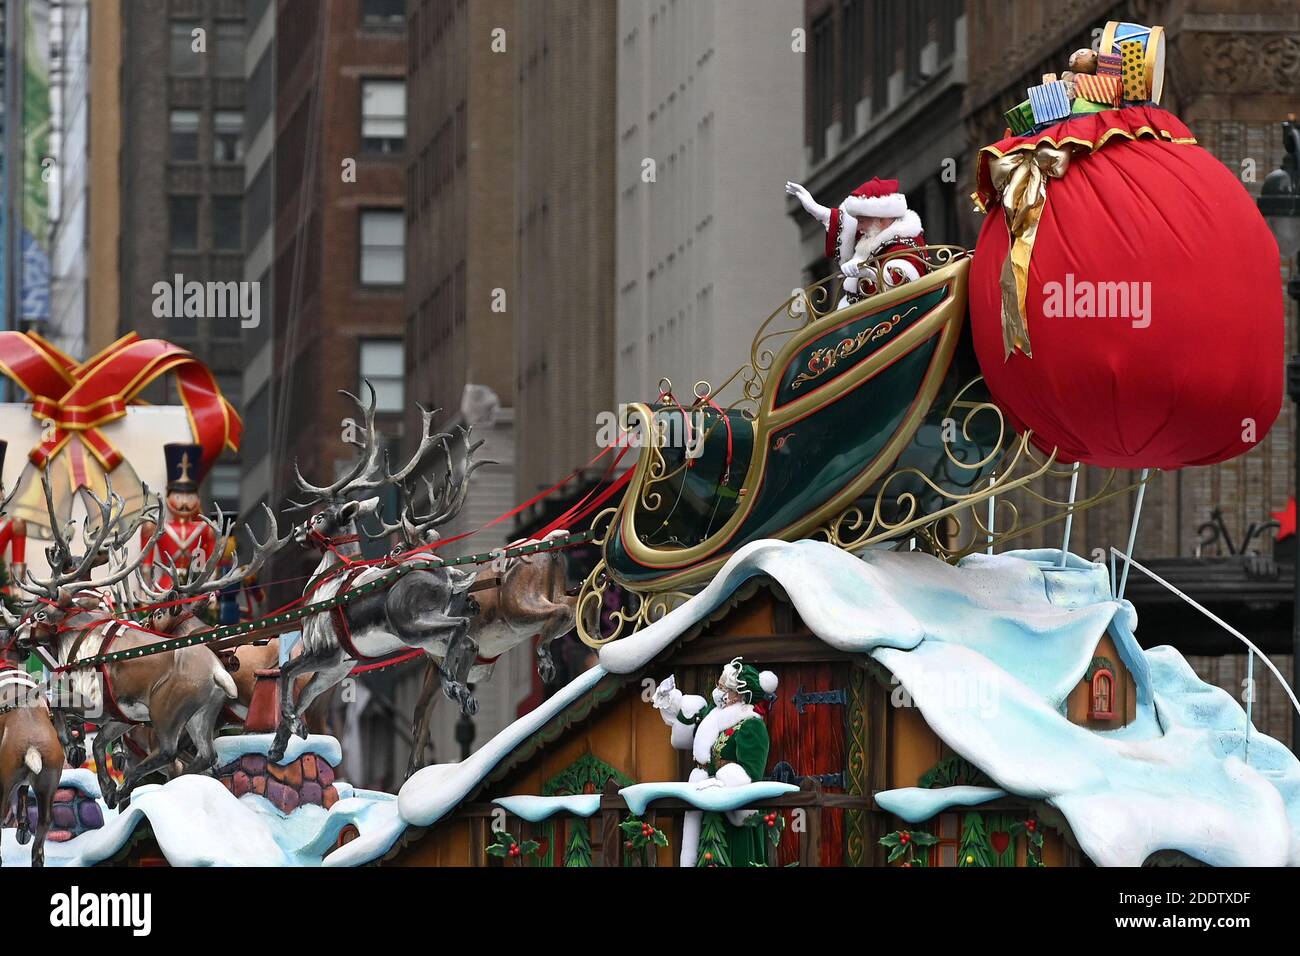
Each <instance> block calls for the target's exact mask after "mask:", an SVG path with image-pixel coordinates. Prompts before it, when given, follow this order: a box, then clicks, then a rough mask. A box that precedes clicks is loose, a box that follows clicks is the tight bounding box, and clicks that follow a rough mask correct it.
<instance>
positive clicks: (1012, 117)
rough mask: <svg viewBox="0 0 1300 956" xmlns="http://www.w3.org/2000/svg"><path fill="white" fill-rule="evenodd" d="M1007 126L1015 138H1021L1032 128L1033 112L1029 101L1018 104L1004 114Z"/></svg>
mask: <svg viewBox="0 0 1300 956" xmlns="http://www.w3.org/2000/svg"><path fill="white" fill-rule="evenodd" d="M1005 115H1006V118H1007V126H1008V127H1010V129H1011V132H1012V133H1014V134H1015V135H1017V136H1023V135H1024V134H1025V133H1028V132H1029V131H1030V130H1031V129H1033V128H1034V111H1033V108H1032V107H1031V106H1030V105H1029V100H1025V101H1024V102H1023V103H1018V104H1016V105H1015V106H1013V107H1012V108H1011V109H1009V110H1007V112H1006V114H1005Z"/></svg>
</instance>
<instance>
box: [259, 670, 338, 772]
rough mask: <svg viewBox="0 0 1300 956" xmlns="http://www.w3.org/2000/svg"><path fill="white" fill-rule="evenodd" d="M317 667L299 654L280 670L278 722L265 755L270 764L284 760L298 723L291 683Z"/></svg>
mask: <svg viewBox="0 0 1300 956" xmlns="http://www.w3.org/2000/svg"><path fill="white" fill-rule="evenodd" d="M338 653H339V654H342V653H343V650H342V648H339V649H338ZM319 666H320V665H319V663H318V661H317V659H315V658H313V657H311V656H309V655H307V654H300V655H298V656H297V657H294V658H291V659H290V660H289V661H287V662H286V663H285V664H284V666H283V667H281V668H280V681H279V683H280V722H279V724H277V725H276V728H275V739H274V740H273V741H272V742H271V747H270V749H269V750H268V751H267V754H266V758H267V759H268V760H270V761H271V763H279V762H280V761H281V760H283V759H284V752H285V750H286V749H288V746H289V735H290V734H292V733H293V732H294V729H295V725H296V724H297V722H298V709H297V707H296V706H295V704H294V699H293V682H294V680H295V679H296V678H297V676H298V675H299V674H300V673H302V672H303V671H314V670H317V669H318V668H319Z"/></svg>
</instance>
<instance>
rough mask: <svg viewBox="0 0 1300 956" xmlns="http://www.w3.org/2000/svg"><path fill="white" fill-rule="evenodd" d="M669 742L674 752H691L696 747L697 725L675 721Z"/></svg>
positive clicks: (671, 728)
mask: <svg viewBox="0 0 1300 956" xmlns="http://www.w3.org/2000/svg"><path fill="white" fill-rule="evenodd" d="M668 742H669V743H671V744H672V745H673V749H674V750H690V749H691V748H692V747H693V746H694V745H695V725H694V724H684V723H682V722H681V721H680V720H674V721H673V722H672V725H671V727H670V732H669V735H668Z"/></svg>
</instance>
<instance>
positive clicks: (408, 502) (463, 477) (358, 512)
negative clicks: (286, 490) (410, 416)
mask: <svg viewBox="0 0 1300 956" xmlns="http://www.w3.org/2000/svg"><path fill="white" fill-rule="evenodd" d="M365 386H366V389H367V391H368V393H369V396H370V401H369V403H368V404H367V403H363V402H362V401H361V399H360V398H358V397H357V396H356V395H353V394H352V393H351V392H348V391H343V390H340V392H339V394H340V395H345V396H346V397H348V398H350V399H351V400H352V401H353V402H355V403H356V405H357V407H358V408H359V409H360V410H361V413H362V418H363V420H364V424H363V425H362V426H360V427H359V428H358V431H359V433H360V434H359V436H358V437H357V438H355V439H353V440H351V441H350V442H349V443H350V444H352V445H354V446H355V447H356V448H357V449H358V450H359V452H360V454H359V455H358V460H357V463H356V464H355V465H353V466H352V468H351V469H349V471H348V472H347V473H346V474H344V475H343V476H342V477H341V478H339V479H338V480H336V481H335V482H334V483H333V484H331V485H324V486H318V485H313V484H311V483H310V482H308V481H307V480H306V479H305V478H303V476H302V472H301V471H299V470H298V466H297V463H295V464H294V476H295V477H296V478H297V482H298V490H299V491H300V492H302V493H303V494H305V495H306V496H307V500H306V501H303V502H298V501H294V502H291V504H292V505H293V506H294V507H296V508H303V509H313V508H314V509H317V510H316V511H315V513H314V514H312V516H311V517H310V518H309V519H307V521H305V522H304V523H303V524H301V525H299V526H298V527H297V528H296V529H295V532H294V537H295V539H296V540H297V542H298V543H299V544H301V545H303V546H305V547H315V548H317V549H318V550H321V551H328V550H336V549H338V548H340V547H345V548H349V549H352V548H354V546H355V543H356V542H357V540H358V539H359V537H360V535H361V533H362V531H361V527H362V522H363V520H364V519H365V518H366V517H369V516H371V515H379V512H380V498H379V496H378V495H377V494H372V493H374V492H379V491H381V490H382V489H385V488H388V487H395V488H396V489H397V491H398V495H399V497H400V498H401V499H402V505H401V515H400V517H399V520H398V521H397V523H395V524H389V523H388V522H386V521H384V520H383V518H382V516H380V522H381V525H382V529H381V531H380V535H387V534H390V533H392V532H394V531H397V532H400V533H401V534H402V537H403V540H404V541H405V542H406V543H407V544H408V545H410V546H411V547H418V546H420V545H422V544H427V543H429V542H431V541H432V540H435V539H436V538H437V531H436V530H435V529H436V528H437V526H438V525H441V524H444V523H445V522H447V521H450V520H451V519H452V518H454V517H455V516H456V514H457V513H458V512H459V511H460V509H461V508H462V507H463V506H464V504H465V498H466V496H467V495H468V493H469V477H470V475H472V474H473V473H474V471H476V470H477V469H478V468H479V467H480V466H482V465H487V464H492V462H488V461H474V452H475V451H476V450H477V449H478V447H479V446H480V445H481V444H482V442H478V443H476V444H474V445H470V443H469V429H468V428H464V427H461V428H460V429H459V435H458V436H453V435H452V434H451V433H449V432H439V433H437V434H434V433H433V432H432V431H431V428H432V425H433V418H434V416H435V415H436V414H437V412H436V411H429V410H428V409H426V408H424V407H422V406H421V407H420V415H421V419H422V427H421V433H420V444H419V447H418V448H417V449H416V451H415V453H414V454H413V455H412V456H411V458H410V460H409V461H408V462H407V463H406V464H405V465H404V466H403V467H402V468H400V469H398V470H397V471H392V470H391V469H390V468H389V462H388V457H387V455H386V454H383V452H382V449H381V447H380V441H379V434H378V432H377V430H376V428H375V408H376V405H377V398H376V396H375V390H374V387H373V386H372V385H371V384H370V382H368V381H367V382H366V383H365ZM457 437H458V438H459V441H460V448H459V449H457V450H456V451H453V448H452V445H451V442H452V440H453V439H454V438H457ZM435 448H441V449H442V452H443V456H444V457H445V459H446V467H445V469H444V474H443V477H442V480H441V481H440V482H438V483H435V482H434V481H433V480H431V479H430V478H429V477H428V476H427V475H423V474H422V475H420V478H421V479H422V480H423V481H424V484H425V487H426V489H427V491H428V498H429V511H428V513H426V514H418V513H417V512H416V510H415V508H414V505H413V503H412V499H413V497H414V495H413V493H412V485H413V483H414V476H415V475H416V473H417V471H418V469H419V468H420V466H421V464H423V463H424V461H425V459H426V457H427V455H428V453H429V452H430V451H432V450H433V449H435ZM381 455H382V456H383V463H382V467H381V464H380V457H381ZM358 495H366V496H367V497H364V498H359V497H357V496H358Z"/></svg>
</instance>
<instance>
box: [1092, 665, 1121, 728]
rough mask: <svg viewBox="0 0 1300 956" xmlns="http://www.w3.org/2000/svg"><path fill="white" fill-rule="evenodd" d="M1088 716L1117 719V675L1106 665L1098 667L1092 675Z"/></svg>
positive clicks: (1100, 718)
mask: <svg viewBox="0 0 1300 956" xmlns="http://www.w3.org/2000/svg"><path fill="white" fill-rule="evenodd" d="M1088 717H1089V719H1091V720H1114V719H1115V675H1114V674H1112V673H1111V672H1110V671H1109V670H1108V669H1107V668H1105V667H1100V668H1098V669H1097V670H1096V671H1095V672H1094V673H1093V675H1092V694H1091V706H1090V707H1089V708H1088Z"/></svg>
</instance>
